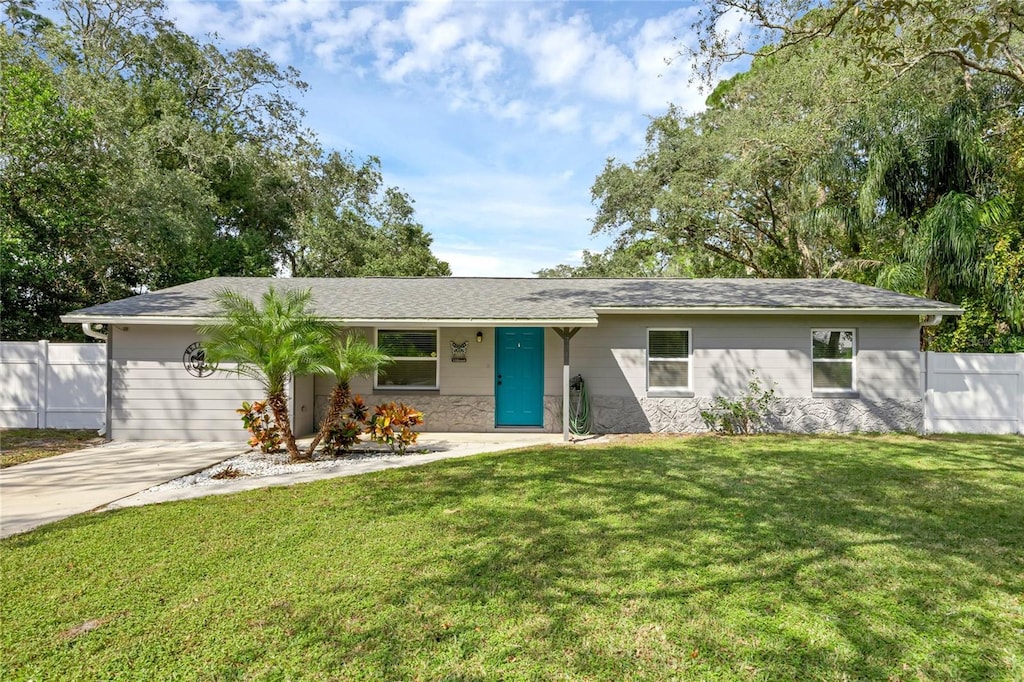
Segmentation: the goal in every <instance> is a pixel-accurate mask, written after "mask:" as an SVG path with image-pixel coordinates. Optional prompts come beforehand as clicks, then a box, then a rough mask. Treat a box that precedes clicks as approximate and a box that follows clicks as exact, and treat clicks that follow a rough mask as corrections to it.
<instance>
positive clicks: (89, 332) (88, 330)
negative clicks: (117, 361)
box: [82, 322, 107, 341]
mask: <svg viewBox="0 0 1024 682" xmlns="http://www.w3.org/2000/svg"><path fill="white" fill-rule="evenodd" d="M100 326H102V325H100ZM82 333H83V334H85V335H86V336H88V337H90V338H93V339H99V340H100V341H106V340H107V335H106V334H104V333H103V332H101V331H99V330H98V329H95V328H93V326H92V322H83V323H82Z"/></svg>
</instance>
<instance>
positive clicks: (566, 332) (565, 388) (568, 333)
mask: <svg viewBox="0 0 1024 682" xmlns="http://www.w3.org/2000/svg"><path fill="white" fill-rule="evenodd" d="M554 330H555V333H556V334H558V335H559V336H561V337H562V440H564V441H566V442H568V441H569V339H571V338H572V337H574V336H576V332H578V331H579V330H580V328H579V327H573V328H572V329H570V328H569V327H555V328H554Z"/></svg>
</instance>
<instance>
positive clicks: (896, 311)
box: [594, 306, 964, 316]
mask: <svg viewBox="0 0 1024 682" xmlns="http://www.w3.org/2000/svg"><path fill="white" fill-rule="evenodd" d="M594 312H596V313H597V314H598V315H612V314H614V315H643V314H652V315H765V314H772V315H891V316H895V315H905V316H909V315H961V314H963V312H964V310H963V308H959V307H957V306H948V307H944V308H818V307H812V306H807V307H788V308H772V307H754V306H742V307H730V308H726V307H715V306H704V307H686V308H680V307H654V306H652V307H646V308H644V307H639V308H638V307H615V306H600V307H595V308H594Z"/></svg>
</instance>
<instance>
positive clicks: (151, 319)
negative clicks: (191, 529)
mask: <svg viewBox="0 0 1024 682" xmlns="http://www.w3.org/2000/svg"><path fill="white" fill-rule="evenodd" d="M60 320H61V322H64V323H67V324H81V323H91V324H120V325H126V324H137V325H177V326H195V325H200V324H214V323H216V322H218V321H220V320H219V319H218V318H213V317H171V316H156V315H121V316H113V315H95V316H94V315H61V318H60ZM324 321H325V322H331V323H335V324H342V325H345V326H349V327H380V326H383V325H388V326H399V325H401V326H402V327H406V328H418V327H424V328H428V327H522V326H533V327H596V326H597V317H584V318H568V319H566V318H530V317H516V318H478V317H467V318H443V319H441V318H439V319H424V318H398V317H389V318H366V319H336V318H333V319H332V318H324Z"/></svg>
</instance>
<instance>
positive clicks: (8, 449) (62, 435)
mask: <svg viewBox="0 0 1024 682" xmlns="http://www.w3.org/2000/svg"><path fill="white" fill-rule="evenodd" d="M103 441H104V438H103V437H102V436H98V435H96V429H0V469H3V468H4V467H10V466H14V465H15V464H23V463H25V462H31V461H33V460H37V459H43V458H44V457H53V456H54V455H63V454H64V453H65V452H71V451H72V450H80V449H82V448H85V447H89V446H90V445H98V444H99V443H102V442H103Z"/></svg>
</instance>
